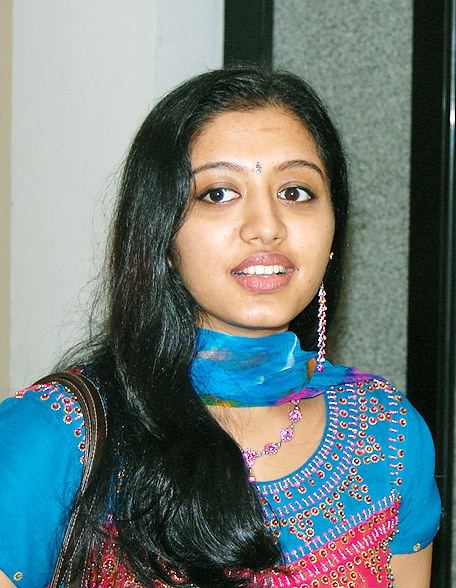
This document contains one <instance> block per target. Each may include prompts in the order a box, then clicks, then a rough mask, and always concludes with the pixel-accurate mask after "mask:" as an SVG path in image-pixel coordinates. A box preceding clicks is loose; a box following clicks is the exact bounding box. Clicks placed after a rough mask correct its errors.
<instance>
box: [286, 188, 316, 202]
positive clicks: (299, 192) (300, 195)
mask: <svg viewBox="0 0 456 588" xmlns="http://www.w3.org/2000/svg"><path fill="white" fill-rule="evenodd" d="M278 196H279V198H280V199H281V200H287V201H288V202H307V201H308V200H312V199H313V198H315V195H314V193H313V192H311V191H310V190H308V189H307V188H301V187H299V186H290V187H289V188H284V189H283V190H280V192H279V194H278Z"/></svg>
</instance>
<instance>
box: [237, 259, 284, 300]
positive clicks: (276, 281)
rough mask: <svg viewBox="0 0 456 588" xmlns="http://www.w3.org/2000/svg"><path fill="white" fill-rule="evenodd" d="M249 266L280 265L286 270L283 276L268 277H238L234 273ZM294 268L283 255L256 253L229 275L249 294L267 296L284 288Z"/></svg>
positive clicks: (272, 275) (270, 275)
mask: <svg viewBox="0 0 456 588" xmlns="http://www.w3.org/2000/svg"><path fill="white" fill-rule="evenodd" d="M251 265H282V266H284V267H285V268H286V270H287V272H286V273H285V274H268V275H262V276H259V275H239V274H237V273H236V272H240V271H242V270H244V269H245V268H246V267H249V266H251ZM294 270H295V266H294V265H293V263H292V262H291V261H290V260H289V259H288V257H287V256H286V255H283V253H256V254H255V255H250V256H249V257H247V258H246V259H244V260H243V261H241V263H240V264H239V265H237V266H236V267H235V268H234V269H233V270H231V275H232V276H233V278H234V279H235V280H236V282H237V283H238V284H239V285H240V286H242V287H243V288H246V289H247V290H249V291H250V292H256V293H258V294H268V293H272V292H277V291H278V290H281V289H282V288H284V287H285V286H286V285H287V284H288V282H289V281H290V280H291V276H292V275H293V272H294Z"/></svg>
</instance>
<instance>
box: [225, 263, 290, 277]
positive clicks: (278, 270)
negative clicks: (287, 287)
mask: <svg viewBox="0 0 456 588" xmlns="http://www.w3.org/2000/svg"><path fill="white" fill-rule="evenodd" d="M233 273H234V274H235V275H238V276H243V275H249V276H253V275H256V276H262V275H263V276H271V275H273V274H286V273H287V268H286V267H285V266H283V265H249V266H248V267H246V268H244V269H243V270H240V271H237V272H233Z"/></svg>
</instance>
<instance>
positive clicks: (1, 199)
mask: <svg viewBox="0 0 456 588" xmlns="http://www.w3.org/2000/svg"><path fill="white" fill-rule="evenodd" d="M11 29H12V2H11V0H2V1H1V2H0V104H1V108H0V178H1V180H0V399H1V398H2V396H3V395H4V394H6V391H7V389H8V385H9V371H10V369H9V362H10V343H9V341H10V304H9V301H10V265H11V264H10V257H11V256H10V251H11V249H10V239H11V231H10V224H11V157H10V151H11V39H12V31H11Z"/></svg>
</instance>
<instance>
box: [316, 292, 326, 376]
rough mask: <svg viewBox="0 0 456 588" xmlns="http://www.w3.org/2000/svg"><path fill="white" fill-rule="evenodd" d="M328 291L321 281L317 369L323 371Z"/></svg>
mask: <svg viewBox="0 0 456 588" xmlns="http://www.w3.org/2000/svg"><path fill="white" fill-rule="evenodd" d="M326 311H327V307H326V291H325V287H324V285H323V282H322V283H321V286H320V289H319V290H318V329H317V330H318V346H317V350H318V353H317V370H318V371H319V372H322V371H323V364H324V362H325V355H326Z"/></svg>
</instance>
